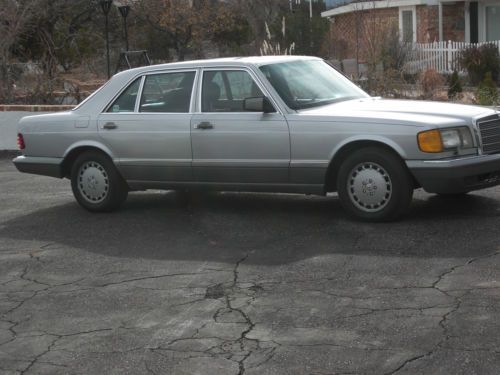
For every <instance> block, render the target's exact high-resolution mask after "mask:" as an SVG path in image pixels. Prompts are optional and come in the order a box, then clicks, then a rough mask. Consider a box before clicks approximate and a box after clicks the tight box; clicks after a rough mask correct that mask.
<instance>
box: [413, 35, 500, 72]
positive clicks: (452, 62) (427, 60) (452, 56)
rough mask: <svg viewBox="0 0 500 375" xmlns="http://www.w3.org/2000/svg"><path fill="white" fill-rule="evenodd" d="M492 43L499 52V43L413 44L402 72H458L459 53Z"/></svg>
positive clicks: (449, 42) (497, 41)
mask: <svg viewBox="0 0 500 375" xmlns="http://www.w3.org/2000/svg"><path fill="white" fill-rule="evenodd" d="M488 43H493V44H495V45H496V46H497V48H498V50H499V52H500V41H499V40H496V41H493V42H482V43H466V42H451V41H448V42H434V43H414V44H413V46H412V48H411V50H410V51H409V53H408V58H407V62H406V64H405V68H404V70H405V71H406V72H408V73H417V72H421V71H424V70H427V69H434V70H436V71H437V72H438V73H453V71H454V70H457V71H460V67H459V65H458V58H459V55H460V51H461V50H463V49H466V48H468V47H472V46H480V45H482V44H488Z"/></svg>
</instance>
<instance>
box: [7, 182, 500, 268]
mask: <svg viewBox="0 0 500 375" xmlns="http://www.w3.org/2000/svg"><path fill="white" fill-rule="evenodd" d="M499 225H500V202H499V201H498V200H495V199H492V198H489V197H486V196H482V195H468V196H462V197H454V198H442V197H435V196H430V195H423V196H421V197H419V196H417V197H416V199H415V200H414V202H413V204H412V208H411V212H410V213H409V215H408V216H407V217H406V218H404V219H403V220H402V221H399V222H393V223H379V224H373V223H361V222H357V221H354V220H351V219H349V218H348V217H347V216H346V214H345V213H344V211H343V210H342V208H341V206H340V202H339V201H338V199H337V197H312V196H311V197H309V196H300V195H271V194H250V193H248V194H247V193H203V194H201V193H200V194H196V193H194V194H191V195H190V196H189V198H188V199H186V197H185V196H183V195H179V194H176V193H173V192H168V193H154V192H153V193H136V194H131V195H130V197H129V200H128V202H127V203H126V204H125V206H124V207H123V209H122V210H120V211H117V212H114V213H110V214H92V213H89V212H87V211H85V210H83V209H81V208H80V207H78V206H77V204H76V203H67V204H64V205H60V206H56V207H51V208H47V209H43V210H38V211H34V212H31V213H29V214H27V215H24V216H22V217H18V218H16V219H13V220H10V221H7V222H4V223H3V225H2V227H1V229H0V237H4V238H10V239H18V240H36V241H41V242H47V243H58V244H61V245H63V246H68V247H71V248H77V249H81V250H84V251H88V252H92V253H97V254H102V255H105V256H116V257H129V258H147V259H162V260H195V261H213V262H234V259H235V258H238V257H241V255H242V254H248V253H252V256H251V257H250V258H249V259H248V263H252V262H253V263H256V264H270V265H276V264H286V263H290V262H294V261H298V260H301V259H305V258H310V257H315V256H318V255H322V254H335V253H342V254H350V255H373V256H409V257H426V258H432V257H476V256H480V255H483V254H488V253H491V252H494V251H497V250H498V247H499V245H500V240H499V238H498V234H497V230H498V227H499Z"/></svg>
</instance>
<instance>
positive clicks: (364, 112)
mask: <svg viewBox="0 0 500 375" xmlns="http://www.w3.org/2000/svg"><path fill="white" fill-rule="evenodd" d="M299 113H300V114H303V115H310V116H320V117H323V116H335V117H341V118H344V119H346V118H350V119H351V120H356V121H363V119H364V120H365V121H368V120H369V121H370V122H372V121H373V122H380V121H384V122H385V123H399V124H401V123H408V124H414V125H419V124H426V125H437V126H440V125H448V124H450V123H462V124H463V123H464V122H465V123H467V124H471V123H472V120H474V119H476V118H480V117H484V116H489V115H493V114H495V113H497V112H496V111H495V110H493V109H490V108H485V107H479V106H473V105H462V104H452V103H442V102H428V101H417V100H392V99H380V98H363V99H355V100H348V101H344V102H339V103H334V104H330V105H326V106H322V107H318V108H313V109H307V110H302V111H300V112H299Z"/></svg>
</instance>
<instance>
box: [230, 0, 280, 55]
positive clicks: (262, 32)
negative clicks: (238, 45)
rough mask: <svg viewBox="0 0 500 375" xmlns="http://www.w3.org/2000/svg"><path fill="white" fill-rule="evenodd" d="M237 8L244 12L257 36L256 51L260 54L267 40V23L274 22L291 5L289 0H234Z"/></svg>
mask: <svg viewBox="0 0 500 375" xmlns="http://www.w3.org/2000/svg"><path fill="white" fill-rule="evenodd" d="M233 1H234V4H235V5H236V9H237V11H238V12H240V13H241V14H244V15H245V17H246V20H247V22H248V24H249V25H250V28H251V29H252V32H253V35H254V37H255V52H254V53H256V54H258V53H259V52H260V48H261V46H262V44H263V42H264V41H265V40H266V37H267V35H266V23H267V24H268V25H270V24H272V23H273V22H274V21H275V20H276V19H277V18H278V17H280V16H281V15H282V14H283V12H284V11H286V9H288V7H289V1H288V0H233Z"/></svg>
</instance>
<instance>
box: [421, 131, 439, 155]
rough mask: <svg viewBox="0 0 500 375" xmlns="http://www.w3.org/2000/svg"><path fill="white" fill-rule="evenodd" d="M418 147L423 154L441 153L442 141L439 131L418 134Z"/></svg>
mask: <svg viewBox="0 0 500 375" xmlns="http://www.w3.org/2000/svg"><path fill="white" fill-rule="evenodd" d="M418 147H420V150H422V151H423V152H443V150H444V147H443V140H442V139H441V132H440V131H439V130H428V131H425V132H422V133H418Z"/></svg>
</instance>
